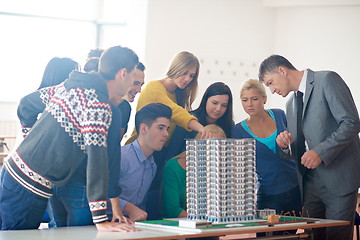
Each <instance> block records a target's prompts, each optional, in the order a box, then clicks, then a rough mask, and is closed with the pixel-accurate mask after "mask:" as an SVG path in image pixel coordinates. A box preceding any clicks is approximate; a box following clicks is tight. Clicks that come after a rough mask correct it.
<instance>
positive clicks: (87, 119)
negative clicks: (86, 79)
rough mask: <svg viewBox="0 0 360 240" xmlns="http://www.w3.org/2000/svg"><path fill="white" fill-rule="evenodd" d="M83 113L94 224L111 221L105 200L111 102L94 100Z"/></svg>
mask: <svg viewBox="0 0 360 240" xmlns="http://www.w3.org/2000/svg"><path fill="white" fill-rule="evenodd" d="M92 106H93V107H92V108H87V109H86V112H85V113H84V122H83V126H82V131H83V132H84V142H85V146H86V152H87V155H88V162H87V169H86V191H87V197H88V201H89V207H90V211H91V214H92V217H93V222H94V223H95V224H97V223H102V222H106V221H108V217H107V215H106V205H107V203H106V199H107V194H108V185H109V171H108V149H107V143H106V140H107V134H108V129H109V126H110V123H111V116H112V111H111V108H110V104H108V103H105V102H97V103H92Z"/></svg>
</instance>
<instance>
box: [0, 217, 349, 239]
mask: <svg viewBox="0 0 360 240" xmlns="http://www.w3.org/2000/svg"><path fill="white" fill-rule="evenodd" d="M307 219H310V220H314V222H312V223H306V222H301V223H299V222H295V223H286V224H275V225H274V226H268V225H262V226H246V227H234V228H218V229H211V230H201V232H198V233H194V232H191V230H189V229H184V228H179V229H178V230H174V229H171V230H167V229H165V228H161V227H160V228H159V227H156V226H154V227H143V226H142V227H138V229H140V231H137V232H125V233H118V232H98V231H97V230H96V227H95V226H81V227H64V228H53V229H43V230H17V231H0V239H1V240H14V239H26V240H38V239H43V240H60V239H61V240H64V239H65V240H75V239H76V240H89V239H113V240H115V239H119V240H120V239H142V240H150V239H159V240H160V239H164V240H165V239H181V238H193V237H209V236H224V235H231V234H243V233H256V232H273V231H284V230H285V231H286V230H294V229H313V228H322V227H333V226H341V225H347V224H349V222H348V221H337V220H325V219H313V218H307Z"/></svg>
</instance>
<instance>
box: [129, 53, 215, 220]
mask: <svg viewBox="0 0 360 240" xmlns="http://www.w3.org/2000/svg"><path fill="white" fill-rule="evenodd" d="M199 68H200V63H199V60H198V59H197V58H196V57H195V56H194V55H193V54H192V53H189V52H180V53H179V54H177V55H176V56H175V58H174V59H173V61H172V62H171V64H170V67H169V70H168V72H167V74H166V77H165V78H163V79H161V80H156V81H150V82H149V83H148V84H147V85H146V86H145V88H144V89H143V90H142V91H141V93H140V96H139V99H138V103H137V107H136V111H138V110H139V109H141V108H142V107H143V106H145V105H147V104H149V103H162V104H164V105H166V106H169V107H170V108H171V110H172V117H171V119H170V128H169V138H168V139H167V142H166V143H165V146H164V148H163V149H162V150H161V151H160V152H155V153H154V159H155V163H156V165H157V171H156V176H155V178H154V180H153V183H152V187H151V189H150V192H149V196H148V204H147V207H146V208H147V210H148V213H149V215H148V219H150V220H151V219H159V218H160V205H158V204H157V203H159V202H160V201H159V197H160V191H159V190H160V185H161V179H162V174H163V168H164V165H165V161H166V160H167V159H166V157H165V156H166V152H167V146H168V143H169V140H170V139H171V137H172V134H173V131H174V130H175V127H176V126H177V125H178V126H180V127H182V128H184V129H186V130H188V131H191V130H194V131H197V132H199V133H200V134H201V137H202V138H205V137H210V136H211V134H210V133H209V132H208V131H207V130H206V129H205V128H204V126H203V125H201V124H200V123H199V122H198V121H197V118H196V117H194V116H193V115H191V114H190V113H189V112H188V111H190V110H191V104H192V103H193V102H194V100H195V97H196V92H197V88H198V76H199ZM136 136H137V134H136V131H135V130H134V131H133V133H132V135H131V137H130V138H129V140H128V141H127V142H126V144H129V143H131V142H133V141H134V140H135V139H136ZM152 190H153V192H151V191H152Z"/></svg>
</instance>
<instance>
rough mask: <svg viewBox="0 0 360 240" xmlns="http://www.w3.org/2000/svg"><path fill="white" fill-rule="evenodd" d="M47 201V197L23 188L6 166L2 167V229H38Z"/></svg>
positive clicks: (0, 192) (0, 218)
mask: <svg viewBox="0 0 360 240" xmlns="http://www.w3.org/2000/svg"><path fill="white" fill-rule="evenodd" d="M47 201H48V199H47V198H43V197H40V196H39V195H36V194H34V193H32V192H30V191H28V190H26V189H25V188H23V187H22V186H21V185H20V184H18V182H17V181H16V180H15V179H13V177H12V176H11V175H10V174H9V173H8V172H7V171H6V170H5V168H2V169H1V173H0V203H1V204H0V226H1V230H22V229H37V228H38V227H39V225H40V223H41V220H42V218H43V216H44V213H45V210H46V205H47Z"/></svg>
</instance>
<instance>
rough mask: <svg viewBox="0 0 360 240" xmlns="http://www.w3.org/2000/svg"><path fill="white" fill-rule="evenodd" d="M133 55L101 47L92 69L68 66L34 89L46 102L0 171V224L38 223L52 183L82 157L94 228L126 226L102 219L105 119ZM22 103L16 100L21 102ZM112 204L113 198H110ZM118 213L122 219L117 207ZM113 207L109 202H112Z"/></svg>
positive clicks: (127, 80)
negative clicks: (59, 78)
mask: <svg viewBox="0 0 360 240" xmlns="http://www.w3.org/2000/svg"><path fill="white" fill-rule="evenodd" d="M137 64H138V57H137V55H136V54H135V53H134V52H133V51H132V50H130V49H128V48H123V47H120V46H116V47H112V48H109V49H108V50H106V51H105V52H104V53H103V55H102V57H101V59H100V63H99V72H98V73H89V74H87V73H80V72H73V73H71V74H70V76H69V79H68V80H66V81H65V82H64V83H62V84H60V85H57V86H53V87H49V88H44V89H40V90H38V91H37V92H36V93H34V94H35V96H34V99H39V97H40V98H41V99H42V101H43V102H44V103H45V104H46V107H45V110H44V112H43V113H42V115H41V117H40V119H38V120H37V121H36V123H35V124H34V125H33V127H32V129H31V131H29V132H28V135H27V137H26V138H25V139H24V140H23V142H22V143H21V144H20V146H19V147H18V148H17V150H16V151H15V152H14V153H12V154H11V155H9V157H8V158H7V160H6V161H5V162H4V168H3V169H2V172H1V175H0V202H1V204H0V224H1V230H10V229H12V230H15V229H33V228H38V226H39V224H40V223H41V219H42V216H43V214H44V212H45V209H46V205H47V199H48V198H50V197H51V195H52V187H53V186H62V185H64V184H65V183H66V182H67V180H68V179H69V178H70V177H71V176H72V174H73V173H74V172H75V170H76V169H77V167H78V166H79V165H80V164H81V162H82V161H83V160H84V159H85V158H86V157H87V176H86V178H87V179H86V183H87V197H88V201H89V206H90V210H91V213H92V216H93V222H94V223H95V224H96V227H97V228H98V230H99V231H128V230H132V228H131V227H130V226H128V225H124V224H121V223H117V222H108V218H107V215H106V197H107V190H108V166H107V165H108V156H107V144H106V139H107V135H108V128H109V126H110V123H111V120H112V119H111V115H112V112H111V107H110V103H109V99H110V100H112V102H114V101H115V102H116V100H117V99H119V98H121V97H122V96H123V95H124V94H125V92H126V91H127V89H128V87H129V86H130V85H131V84H132V82H133V79H134V73H135V71H134V68H135V66H136V65H137ZM34 101H35V100H34ZM21 104H22V103H20V106H21ZM110 200H111V203H112V204H115V206H116V204H118V202H119V200H118V198H112V199H110ZM117 209H118V210H117V214H116V216H118V219H119V220H120V221H123V220H124V219H123V218H122V213H121V210H120V207H118V208H117ZM113 211H114V208H113Z"/></svg>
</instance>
